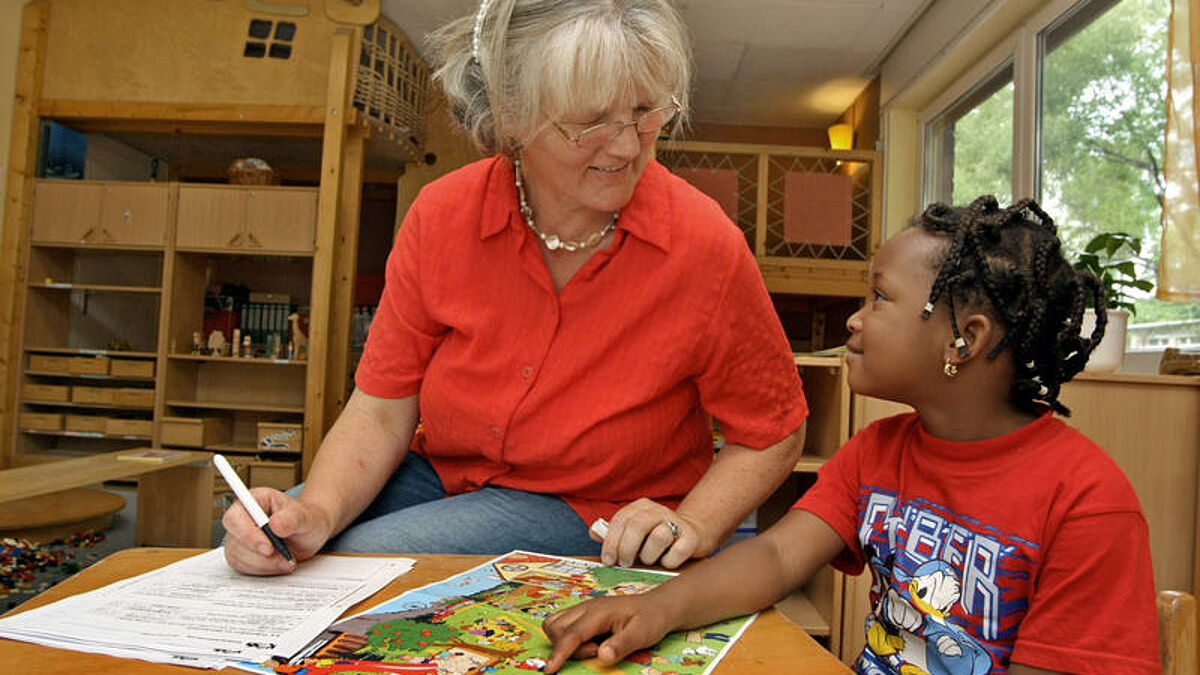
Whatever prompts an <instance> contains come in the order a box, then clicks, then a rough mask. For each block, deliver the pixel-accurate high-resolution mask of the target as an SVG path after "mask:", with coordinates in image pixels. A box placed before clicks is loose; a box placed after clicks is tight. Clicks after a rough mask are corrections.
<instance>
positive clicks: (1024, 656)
mask: <svg viewBox="0 0 1200 675" xmlns="http://www.w3.org/2000/svg"><path fill="white" fill-rule="evenodd" d="M870 283H871V289H870V294H869V296H868V297H867V301H866V304H865V306H864V307H863V308H862V309H860V310H859V311H858V312H856V313H855V314H854V315H853V316H851V317H850V318H849V319H848V320H847V322H846V325H847V327H848V328H849V330H850V333H851V336H850V339H849V341H848V343H847V345H846V346H847V349H848V351H849V354H848V355H847V357H846V359H847V365H848V366H849V381H850V387H851V388H852V389H853V390H854V391H855V392H856V393H859V394H864V395H869V396H875V397H880V398H886V399H891V400H894V401H899V402H902V403H906V404H908V405H910V406H912V407H913V408H914V409H915V411H916V412H915V413H909V414H903V415H898V416H895V417H892V418H889V419H885V420H881V421H878V422H876V423H874V424H872V425H870V426H869V427H867V428H866V429H863V430H862V431H861V432H859V433H858V434H856V435H855V436H854V437H853V438H852V439H850V442H849V443H847V444H846V445H845V446H844V447H843V448H842V449H840V450H838V452H837V453H836V454H835V455H834V457H833V458H832V459H831V460H830V461H829V463H828V464H826V466H825V467H824V468H823V469H822V470H821V472H820V475H819V477H818V480H817V482H816V484H815V485H814V486H813V488H812V489H810V490H809V491H808V492H807V493H806V494H805V495H804V496H803V497H802V498H801V499H800V501H799V502H797V503H796V505H795V507H794V508H793V510H792V511H791V512H790V513H789V514H788V515H787V516H785V517H784V518H783V519H782V520H780V521H779V522H778V523H777V524H776V525H775V526H774V527H772V528H771V529H769V530H768V531H767V532H765V533H763V534H762V535H760V536H758V537H756V538H754V539H751V540H748V541H745V542H742V543H740V544H738V545H736V546H733V547H730V548H729V549H728V550H726V551H724V552H722V553H721V554H719V555H717V556H716V557H715V558H712V559H710V560H707V561H705V562H703V563H701V564H699V565H697V566H696V567H694V568H693V569H691V570H689V571H687V572H685V573H684V574H682V575H680V576H678V577H676V578H674V579H672V580H671V581H669V582H668V583H666V584H663V585H662V586H660V587H658V588H656V589H654V590H652V591H650V592H649V593H646V594H645V595H640V596H626V597H620V598H602V599H598V600H593V601H589V602H586V603H583V604H581V605H577V606H576V607H573V608H571V609H567V610H564V611H563V612H561V613H558V614H556V615H554V616H551V617H550V618H549V619H547V620H546V622H545V624H544V628H545V631H546V633H547V635H548V636H549V637H550V639H551V640H552V641H553V642H554V643H555V646H554V650H553V652H552V654H551V657H550V660H549V662H548V664H547V668H546V670H547V672H556V671H557V670H558V669H559V668H561V667H562V665H563V663H564V662H565V661H566V659H568V658H570V657H572V656H575V657H579V658H588V657H593V656H596V657H598V658H599V659H600V660H601V661H603V662H605V663H612V662H615V661H617V660H618V659H620V658H622V657H623V656H625V655H627V654H629V653H630V652H632V651H634V650H636V649H640V648H643V647H647V646H650V645H653V644H655V643H656V642H657V641H658V640H660V639H661V638H662V637H663V635H665V634H666V633H667V632H669V631H672V630H681V629H685V628H691V627H696V626H700V625H704V624H708V623H712V622H715V621H718V620H721V619H725V618H728V617H731V616H736V615H741V614H747V613H750V612H754V611H757V610H761V609H763V608H766V607H769V606H771V605H772V604H773V603H775V602H776V601H778V600H779V599H781V598H783V597H784V596H786V595H788V594H789V593H792V592H794V591H795V590H797V589H798V588H799V587H801V586H803V585H804V583H805V582H806V581H807V580H808V578H809V577H810V575H812V574H813V572H815V571H816V570H817V569H819V568H820V567H821V566H823V565H825V564H827V563H832V564H833V565H834V567H836V568H837V569H839V570H841V571H843V572H846V573H848V574H858V573H860V572H861V571H862V570H863V568H864V567H865V566H867V565H869V566H870V569H871V574H872V579H873V584H872V587H871V603H872V612H871V615H870V616H869V618H868V620H867V626H866V631H867V645H866V647H865V648H864V650H863V653H862V654H861V655H860V657H859V659H858V662H857V664H856V666H857V670H858V672H860V673H870V674H875V673H906V674H907V673H931V674H933V675H942V674H947V675H950V674H953V675H958V674H965V673H972V674H974V673H989V672H993V673H994V672H1001V673H1002V672H1008V673H1012V674H1014V675H1016V674H1019V673H1026V674H1027V673H1041V672H1067V673H1106V674H1109V673H1157V672H1159V665H1158V636H1157V621H1156V613H1155V597H1154V582H1153V573H1152V570H1151V566H1150V552H1149V535H1148V532H1147V527H1146V521H1145V518H1144V517H1143V515H1142V512H1141V507H1140V506H1139V504H1138V500H1137V497H1136V495H1135V494H1134V492H1133V489H1132V487H1131V486H1130V484H1129V481H1128V480H1127V479H1126V478H1125V476H1124V474H1123V473H1122V472H1121V470H1120V469H1119V468H1118V467H1117V466H1116V465H1115V464H1114V463H1113V462H1112V460H1110V459H1109V457H1108V455H1107V454H1105V452H1104V451H1103V450H1102V449H1101V448H1099V447H1098V446H1096V445H1095V444H1094V443H1092V442H1091V441H1089V440H1088V439H1087V438H1085V437H1084V436H1083V435H1081V434H1080V433H1079V432H1078V431H1076V430H1075V429H1073V428H1072V427H1069V426H1067V425H1066V424H1064V423H1063V422H1061V421H1059V420H1058V419H1056V418H1055V417H1054V415H1053V413H1054V412H1058V413H1060V414H1062V415H1067V414H1069V411H1068V410H1067V409H1066V408H1065V407H1064V406H1063V405H1062V404H1061V403H1060V402H1059V401H1058V394H1059V387H1060V386H1061V384H1062V383H1063V382H1066V381H1068V380H1070V379H1071V377H1073V376H1074V375H1075V374H1076V373H1078V372H1079V371H1080V370H1081V369H1082V368H1083V365H1084V363H1085V362H1086V361H1087V358H1088V355H1089V354H1090V353H1091V351H1092V349H1093V348H1094V346H1095V344H1096V343H1097V342H1098V341H1099V339H1100V337H1101V336H1102V334H1103V330H1104V320H1105V312H1104V303H1103V298H1102V291H1101V290H1100V288H1099V285H1098V284H1097V282H1096V279H1095V277H1093V276H1091V275H1089V274H1086V273H1080V272H1077V271H1075V270H1074V269H1072V267H1071V265H1070V264H1068V262H1067V261H1066V260H1065V259H1064V258H1063V255H1062V252H1061V250H1060V245H1059V241H1058V238H1057V236H1056V234H1055V227H1054V224H1053V222H1052V221H1051V219H1050V218H1049V217H1048V216H1047V215H1046V214H1045V213H1044V212H1043V211H1042V210H1041V209H1040V208H1039V207H1038V206H1037V204H1035V203H1033V202H1032V201H1023V202H1020V203H1018V204H1015V205H1013V206H1012V207H1010V208H1006V209H1002V208H1000V207H999V206H998V205H997V203H996V200H995V199H994V198H991V197H983V198H980V199H978V200H976V201H975V202H974V203H973V204H971V205H970V206H969V207H965V208H951V207H947V206H944V205H940V204H938V205H934V206H931V207H929V208H928V209H927V210H926V211H925V213H924V214H923V215H922V216H921V218H920V219H919V220H918V222H917V223H916V224H915V226H914V227H910V228H909V229H906V230H905V231H903V232H901V233H899V234H897V235H896V236H895V237H893V238H892V239H891V240H889V241H888V242H887V244H885V245H884V246H883V247H882V248H881V249H880V250H879V252H878V254H877V255H876V257H875V259H874V260H873V262H872V266H871V281H870ZM1089 296H1091V298H1092V303H1091V304H1093V305H1094V306H1095V309H1096V313H1097V322H1096V323H1097V328H1096V330H1095V331H1094V332H1093V333H1092V334H1091V335H1090V336H1082V335H1080V320H1081V317H1082V314H1083V310H1084V308H1085V306H1086V305H1087V304H1089V303H1088V298H1089ZM608 634H611V636H609V635H608Z"/></svg>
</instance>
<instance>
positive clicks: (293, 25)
mask: <svg viewBox="0 0 1200 675" xmlns="http://www.w3.org/2000/svg"><path fill="white" fill-rule="evenodd" d="M428 80H429V72H428V66H427V65H426V64H425V63H424V62H423V61H422V60H421V59H420V57H419V56H418V55H417V53H416V51H415V50H414V49H413V48H412V46H411V44H409V43H408V41H407V39H406V38H405V36H404V35H403V33H402V32H401V31H400V30H399V29H398V28H396V27H395V26H394V25H392V24H391V23H390V22H388V21H387V20H386V19H385V18H383V17H381V16H380V15H379V2H378V0H324V1H322V0H271V1H266V0H220V1H217V2H214V1H211V0H206V1H203V2H202V1H200V0H106V1H105V2H103V3H97V2H93V1H92V0H36V1H35V2H31V3H30V4H28V5H27V6H26V7H25V10H24V15H23V23H22V28H21V36H20V52H19V64H18V73H17V86H16V95H15V105H14V109H13V126H12V142H11V145H10V158H9V169H8V175H7V177H6V180H7V197H6V204H5V209H4V222H3V253H2V258H0V268H2V270H3V272H2V273H0V323H2V324H3V325H2V326H0V354H2V355H3V359H4V361H3V362H2V363H0V372H3V383H4V386H3V388H2V390H0V438H4V439H9V438H11V437H12V434H13V431H14V425H15V422H14V417H15V413H16V410H15V408H16V405H15V400H16V396H15V393H14V391H15V389H16V388H17V383H18V379H19V371H20V365H19V364H21V363H22V358H23V354H22V353H21V346H20V342H21V340H20V337H19V336H20V335H21V330H22V329H21V326H22V320H23V312H24V311H25V307H24V300H23V297H24V294H23V292H22V291H23V289H24V287H25V285H26V284H27V283H28V279H27V275H28V273H29V270H28V269H26V267H25V265H26V263H25V261H26V260H27V259H28V252H29V247H30V242H29V240H28V238H29V235H28V232H29V222H30V217H31V204H32V199H33V192H34V181H35V178H36V175H35V174H36V171H37V169H36V167H37V163H38V152H39V144H40V143H41V142H42V141H41V129H42V126H43V122H44V121H47V120H51V121H54V122H57V123H58V124H61V125H63V126H66V127H68V128H71V129H74V130H77V131H80V132H83V133H85V134H99V135H103V136H107V137H109V138H112V139H114V140H116V141H117V142H118V143H119V144H121V145H123V146H127V147H129V148H131V149H133V150H134V151H135V152H136V153H140V156H145V157H147V158H154V159H156V160H158V161H159V162H160V164H159V165H160V167H161V166H162V165H165V167H162V168H165V169H166V178H167V179H168V180H170V181H177V180H189V181H190V180H208V181H214V182H224V181H225V175H224V171H225V168H226V167H227V166H228V164H229V163H230V162H231V161H232V160H233V159H235V158H237V157H245V156H263V157H264V158H268V161H269V162H271V163H272V167H273V168H274V169H275V170H276V173H277V174H279V175H280V176H281V177H282V179H283V180H284V182H286V183H299V184H308V185H316V186H318V194H319V201H318V204H319V206H318V213H317V228H316V242H315V253H314V254H313V256H314V261H313V268H312V269H313V280H312V282H313V283H312V289H313V290H312V293H313V296H312V298H311V302H310V304H311V317H310V321H311V324H310V335H309V344H310V347H311V350H310V352H309V354H308V369H307V375H306V378H307V381H306V388H305V390H306V395H305V396H306V401H305V404H306V405H305V407H306V409H307V410H310V411H317V413H316V414H311V413H310V414H308V415H307V416H306V422H305V435H306V442H305V455H304V468H305V470H306V471H307V467H308V465H309V463H310V462H311V459H312V453H313V451H315V448H316V447H317V446H318V445H319V441H320V438H321V437H322V435H323V432H324V431H325V429H326V428H327V427H328V425H329V424H331V423H332V420H333V418H334V417H335V416H336V413H337V411H338V410H339V409H340V407H341V404H342V403H343V402H344V401H343V399H344V396H345V385H344V383H345V382H346V381H347V378H348V374H347V372H346V370H347V353H346V352H347V349H348V343H349V340H348V335H349V333H350V329H351V325H350V324H351V314H352V303H353V300H354V299H353V292H354V278H355V268H356V262H357V261H356V256H357V251H356V245H357V240H358V226H359V210H360V195H361V188H362V184H363V182H364V178H370V179H372V180H375V181H376V182H389V181H390V182H394V181H395V179H396V178H397V177H398V176H400V175H401V174H403V172H404V169H405V166H406V165H407V164H409V163H411V162H416V161H418V160H421V159H422V158H423V157H424V125H425V122H424V118H425V111H424V105H425V98H426V94H427V92H426V88H427V86H428ZM143 175H144V176H145V178H141V177H139V178H138V179H139V180H145V179H148V178H151V177H152V175H153V174H152V173H151V169H150V168H149V166H147V169H146V173H145V174H143ZM159 177H160V179H161V175H160V176H159ZM0 458H3V459H0V467H3V466H5V465H9V464H11V463H12V461H13V458H12V457H11V456H9V452H8V451H5V452H3V453H0Z"/></svg>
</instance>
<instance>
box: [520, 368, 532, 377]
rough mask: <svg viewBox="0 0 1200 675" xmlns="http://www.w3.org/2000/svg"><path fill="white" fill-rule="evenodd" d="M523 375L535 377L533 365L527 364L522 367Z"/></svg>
mask: <svg viewBox="0 0 1200 675" xmlns="http://www.w3.org/2000/svg"><path fill="white" fill-rule="evenodd" d="M521 377H523V378H525V379H527V380H528V379H529V378H531V377H533V366H525V367H524V368H522V369H521Z"/></svg>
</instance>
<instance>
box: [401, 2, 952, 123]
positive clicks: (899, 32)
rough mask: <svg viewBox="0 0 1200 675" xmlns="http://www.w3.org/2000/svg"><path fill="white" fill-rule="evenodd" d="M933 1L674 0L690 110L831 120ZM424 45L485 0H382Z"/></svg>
mask: <svg viewBox="0 0 1200 675" xmlns="http://www.w3.org/2000/svg"><path fill="white" fill-rule="evenodd" d="M930 3H931V0H676V6H677V7H679V9H680V13H681V14H682V15H683V18H684V21H686V22H687V24H688V28H689V30H690V31H691V36H692V43H693V51H694V52H695V60H696V90H695V92H694V94H693V99H692V108H693V110H692V119H693V121H694V122H698V123H707V124H738V125H752V126H773V127H810V128H812V127H817V128H821V127H825V126H827V125H828V124H831V123H832V122H834V121H835V120H837V118H838V117H840V116H841V114H842V113H843V112H845V111H846V110H847V109H848V108H849V107H850V105H851V104H852V103H853V102H854V99H855V98H857V97H858V95H859V94H860V93H861V92H862V90H863V89H864V88H865V87H866V85H867V84H868V83H869V82H870V79H871V77H872V76H873V75H874V74H875V73H876V72H877V70H878V67H879V64H880V62H881V61H882V60H883V58H884V57H885V56H886V55H887V53H888V52H889V51H890V50H891V48H892V46H893V45H895V44H896V42H897V41H898V40H899V39H900V38H901V37H902V36H903V35H904V33H905V32H906V31H907V30H908V28H909V27H910V26H911V25H912V24H913V22H914V21H916V19H917V17H918V16H920V14H921V12H923V11H924V9H925V8H926V7H927V6H928V5H929V4H930ZM381 6H382V12H383V14H384V15H385V16H387V17H388V18H389V19H391V20H392V21H394V22H395V23H396V25H398V26H400V28H401V29H403V30H404V32H405V33H406V34H407V35H408V37H409V39H410V40H412V41H413V43H414V44H415V45H416V46H417V47H418V49H421V50H422V51H423V52H424V50H425V45H424V44H423V38H424V36H425V34H427V33H428V32H429V31H431V30H433V29H434V28H436V27H437V26H439V25H441V24H442V23H444V22H446V21H448V20H450V19H454V18H457V17H458V16H462V15H464V14H468V13H473V12H474V11H475V10H476V8H477V7H478V6H479V2H478V0H382V3H381Z"/></svg>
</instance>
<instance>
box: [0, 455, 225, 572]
mask: <svg viewBox="0 0 1200 675" xmlns="http://www.w3.org/2000/svg"><path fill="white" fill-rule="evenodd" d="M149 450H152V449H151V448H136V449H132V450H117V451H114V452H107V453H103V454H98V455H89V456H87V457H74V458H71V459H62V460H53V461H48V462H43V463H40V464H31V465H28V466H21V467H16V468H12V469H4V470H0V508H3V505H4V504H5V503H7V502H13V501H16V500H19V499H24V498H27V497H36V496H39V495H46V494H51V493H54V492H61V491H63V490H69V489H71V488H77V487H83V486H85V485H92V484H95V483H102V482H104V481H106V480H118V479H125V478H137V479H138V493H137V494H138V496H137V500H138V503H137V529H136V535H135V536H136V540H135V542H134V543H135V544H137V545H139V546H187V547H201V548H209V547H211V546H212V495H213V469H212V462H211V459H212V454H211V453H207V452H198V451H192V450H178V451H176V450H171V451H164V453H163V454H164V456H163V457H161V458H158V459H155V460H153V461H147V460H144V459H143V460H138V459H121V456H122V455H130V454H131V453H133V454H136V453H141V452H146V451H149Z"/></svg>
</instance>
